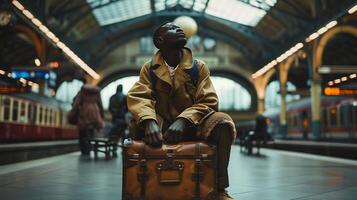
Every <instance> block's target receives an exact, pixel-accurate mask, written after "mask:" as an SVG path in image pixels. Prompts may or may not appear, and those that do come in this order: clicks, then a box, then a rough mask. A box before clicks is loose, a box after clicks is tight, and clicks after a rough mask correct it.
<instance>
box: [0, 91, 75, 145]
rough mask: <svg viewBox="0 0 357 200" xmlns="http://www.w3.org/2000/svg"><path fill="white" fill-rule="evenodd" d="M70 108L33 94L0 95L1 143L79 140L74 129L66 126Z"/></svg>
mask: <svg viewBox="0 0 357 200" xmlns="http://www.w3.org/2000/svg"><path fill="white" fill-rule="evenodd" d="M70 108H71V105H70V104H68V103H63V102H60V101H58V100H55V99H54V98H48V97H42V96H39V95H36V94H14V95H13V94H12V95H3V94H1V95H0V143H9V142H27V141H45V140H63V139H74V138H78V132H77V130H76V127H75V126H72V125H69V124H68V123H67V118H66V116H67V112H68V110H69V109H70Z"/></svg>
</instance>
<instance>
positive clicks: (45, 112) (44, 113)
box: [43, 107, 48, 124]
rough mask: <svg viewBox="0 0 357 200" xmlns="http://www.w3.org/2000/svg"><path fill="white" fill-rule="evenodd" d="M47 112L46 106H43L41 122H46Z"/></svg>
mask: <svg viewBox="0 0 357 200" xmlns="http://www.w3.org/2000/svg"><path fill="white" fill-rule="evenodd" d="M47 113H48V109H47V107H45V108H44V109H43V124H47V120H48V115H47Z"/></svg>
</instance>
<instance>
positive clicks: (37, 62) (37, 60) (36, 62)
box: [35, 58, 41, 67]
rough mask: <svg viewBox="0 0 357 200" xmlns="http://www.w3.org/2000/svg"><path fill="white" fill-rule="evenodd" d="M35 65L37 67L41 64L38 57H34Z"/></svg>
mask: <svg viewBox="0 0 357 200" xmlns="http://www.w3.org/2000/svg"><path fill="white" fill-rule="evenodd" d="M35 65H36V66H37V67H39V66H40V65H41V61H40V59H38V58H36V59H35Z"/></svg>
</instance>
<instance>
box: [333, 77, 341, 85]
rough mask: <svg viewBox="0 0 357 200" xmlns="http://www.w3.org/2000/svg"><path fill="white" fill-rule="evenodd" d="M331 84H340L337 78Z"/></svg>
mask: <svg viewBox="0 0 357 200" xmlns="http://www.w3.org/2000/svg"><path fill="white" fill-rule="evenodd" d="M333 82H334V83H335V84H338V83H341V80H340V79H339V78H338V79H335V80H334V81H333Z"/></svg>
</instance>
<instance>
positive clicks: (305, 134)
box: [302, 111, 309, 140]
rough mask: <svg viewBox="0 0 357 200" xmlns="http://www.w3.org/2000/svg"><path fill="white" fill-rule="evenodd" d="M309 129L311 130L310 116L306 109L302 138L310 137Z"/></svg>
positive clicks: (303, 117)
mask: <svg viewBox="0 0 357 200" xmlns="http://www.w3.org/2000/svg"><path fill="white" fill-rule="evenodd" d="M308 131H309V118H308V116H307V112H306V111H304V112H303V113H302V138H303V139H304V140H307V139H308Z"/></svg>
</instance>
